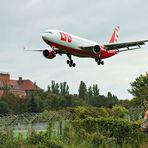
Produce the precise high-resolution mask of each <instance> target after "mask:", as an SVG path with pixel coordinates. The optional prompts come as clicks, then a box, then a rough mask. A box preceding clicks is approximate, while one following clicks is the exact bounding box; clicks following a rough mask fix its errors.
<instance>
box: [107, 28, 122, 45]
mask: <svg viewBox="0 0 148 148" xmlns="http://www.w3.org/2000/svg"><path fill="white" fill-rule="evenodd" d="M119 30H120V27H119V26H117V27H116V28H115V30H114V32H113V34H112V37H111V38H110V41H109V43H115V42H117V39H118V33H119Z"/></svg>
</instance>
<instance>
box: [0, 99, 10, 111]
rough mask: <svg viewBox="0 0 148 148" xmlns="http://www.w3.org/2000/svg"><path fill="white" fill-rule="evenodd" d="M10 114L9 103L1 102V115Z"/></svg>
mask: <svg viewBox="0 0 148 148" xmlns="http://www.w3.org/2000/svg"><path fill="white" fill-rule="evenodd" d="M9 112H10V109H9V106H8V103H6V102H4V101H0V114H8V113H9Z"/></svg>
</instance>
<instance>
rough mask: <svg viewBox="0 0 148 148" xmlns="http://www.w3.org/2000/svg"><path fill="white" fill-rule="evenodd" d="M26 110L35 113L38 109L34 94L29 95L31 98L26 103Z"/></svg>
mask: <svg viewBox="0 0 148 148" xmlns="http://www.w3.org/2000/svg"><path fill="white" fill-rule="evenodd" d="M28 111H29V112H32V113H37V112H38V109H37V103H36V101H35V98H34V95H33V94H32V95H31V99H30V100H29V103H28Z"/></svg>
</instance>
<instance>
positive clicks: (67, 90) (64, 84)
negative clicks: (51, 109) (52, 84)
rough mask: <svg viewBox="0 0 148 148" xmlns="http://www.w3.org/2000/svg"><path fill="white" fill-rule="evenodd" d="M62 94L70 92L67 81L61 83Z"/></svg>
mask: <svg viewBox="0 0 148 148" xmlns="http://www.w3.org/2000/svg"><path fill="white" fill-rule="evenodd" d="M60 94H62V95H65V94H69V86H68V85H67V82H62V83H60Z"/></svg>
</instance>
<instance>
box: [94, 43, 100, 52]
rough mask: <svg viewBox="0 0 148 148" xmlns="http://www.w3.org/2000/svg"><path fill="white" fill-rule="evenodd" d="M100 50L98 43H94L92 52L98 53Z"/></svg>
mask: <svg viewBox="0 0 148 148" xmlns="http://www.w3.org/2000/svg"><path fill="white" fill-rule="evenodd" d="M100 50H101V48H100V46H99V45H95V46H94V48H93V51H94V53H100Z"/></svg>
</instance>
